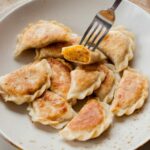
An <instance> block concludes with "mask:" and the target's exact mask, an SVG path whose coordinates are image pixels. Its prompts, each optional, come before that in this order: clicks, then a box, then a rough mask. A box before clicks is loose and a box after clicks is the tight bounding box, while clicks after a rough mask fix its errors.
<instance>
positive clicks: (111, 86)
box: [95, 63, 120, 103]
mask: <svg viewBox="0 0 150 150" xmlns="http://www.w3.org/2000/svg"><path fill="white" fill-rule="evenodd" d="M98 69H99V71H101V72H104V74H105V79H104V81H103V82H102V84H101V86H100V87H99V88H98V89H97V90H96V91H95V94H96V95H97V97H99V99H100V100H101V101H104V102H106V103H110V102H111V101H112V99H113V97H114V92H115V90H116V88H117V85H118V82H119V80H120V75H119V73H117V72H116V71H115V68H114V66H113V65H112V64H106V63H105V64H100V65H99V67H98Z"/></svg>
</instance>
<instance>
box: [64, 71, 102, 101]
mask: <svg viewBox="0 0 150 150" xmlns="http://www.w3.org/2000/svg"><path fill="white" fill-rule="evenodd" d="M104 78H105V75H104V73H103V72H99V71H94V70H93V71H92V70H88V69H82V68H77V69H75V70H73V71H71V86H70V89H69V92H68V96H67V98H68V99H71V98H76V99H84V98H85V97H86V96H88V95H91V94H92V93H93V91H94V90H96V89H98V88H99V87H100V85H101V82H102V81H103V80H104Z"/></svg>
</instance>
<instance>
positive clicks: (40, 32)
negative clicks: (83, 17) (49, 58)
mask: <svg viewBox="0 0 150 150" xmlns="http://www.w3.org/2000/svg"><path fill="white" fill-rule="evenodd" d="M72 34H73V33H72V32H71V30H70V29H69V28H68V27H66V26H64V25H63V24H61V23H59V22H56V21H46V20H40V21H38V22H35V23H33V24H29V25H28V26H27V27H26V28H25V29H24V30H23V31H22V33H20V34H19V35H18V38H17V45H16V49H15V52H14V55H15V57H17V56H19V55H20V54H21V53H22V52H23V51H25V50H28V49H36V48H42V47H45V46H48V45H49V44H52V43H56V42H69V41H70V39H72V36H73V35H72Z"/></svg>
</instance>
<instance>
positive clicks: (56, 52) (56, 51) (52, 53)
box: [35, 34, 80, 59]
mask: <svg viewBox="0 0 150 150" xmlns="http://www.w3.org/2000/svg"><path fill="white" fill-rule="evenodd" d="M79 40H80V37H79V36H78V35H77V34H72V36H71V38H70V41H68V42H57V43H53V44H50V45H48V46H46V47H43V48H39V49H36V56H35V59H42V58H47V57H54V58H63V55H62V53H61V52H62V48H63V47H67V46H71V45H76V44H78V43H79Z"/></svg>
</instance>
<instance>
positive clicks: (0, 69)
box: [0, 0, 150, 150]
mask: <svg viewBox="0 0 150 150" xmlns="http://www.w3.org/2000/svg"><path fill="white" fill-rule="evenodd" d="M112 2H113V1H111V0H105V1H104V0H36V1H33V2H31V3H28V4H25V5H24V6H22V7H20V8H17V9H15V10H13V11H11V12H10V13H9V15H7V16H5V17H4V18H3V19H2V20H1V21H0V75H4V74H5V73H8V72H10V71H12V70H14V69H16V68H18V67H20V66H21V65H23V64H26V63H27V62H30V61H31V59H30V57H29V53H28V54H27V53H26V54H25V57H22V58H20V59H19V60H17V61H16V60H14V59H13V50H14V48H15V43H16V35H17V34H18V33H19V32H20V31H21V29H22V28H23V27H24V26H26V25H27V24H28V23H30V22H34V21H36V20H39V19H50V20H52V19H55V20H58V21H60V22H63V23H64V24H66V25H68V26H70V27H71V28H72V29H73V30H74V31H75V32H77V33H79V34H81V35H82V34H83V32H84V30H85V29H86V27H87V26H88V24H89V23H90V21H91V20H92V18H93V16H94V15H95V13H96V12H97V11H99V10H101V9H103V8H108V7H109V6H111V4H112ZM116 24H122V25H125V26H126V27H128V28H129V29H130V30H131V31H132V32H134V33H135V34H136V42H137V44H136V45H137V48H136V51H135V58H134V62H133V64H132V65H133V66H134V67H135V68H137V69H139V70H140V71H141V72H143V73H144V74H146V75H147V76H150V69H149V61H150V29H149V28H150V16H149V14H147V13H146V12H144V11H143V10H142V9H140V8H138V7H136V6H135V5H133V4H131V3H130V2H128V1H124V2H123V3H122V4H121V5H120V7H119V9H118V10H117V21H116ZM0 132H1V133H2V135H3V136H5V138H6V139H8V140H9V141H11V142H12V143H14V144H15V145H18V146H19V147H22V148H23V149H25V150H76V149H78V150H85V149H86V150H88V149H89V150H91V149H93V150H100V149H102V150H116V149H120V150H132V149H135V148H137V147H139V146H140V145H142V144H143V143H145V142H146V141H148V140H149V139H150V101H149V100H148V101H147V103H146V105H145V106H144V108H143V109H142V110H140V111H139V112H136V113H135V114H134V115H132V116H130V117H123V118H120V119H116V120H115V122H114V124H113V125H112V127H111V128H110V129H109V130H108V131H107V132H106V133H104V134H103V135H102V136H101V137H100V138H97V139H95V140H90V141H88V142H65V141H63V140H62V138H61V137H59V135H58V134H57V131H56V130H55V129H52V128H50V127H45V126H41V125H34V124H32V123H31V121H30V119H29V117H28V115H27V113H26V106H21V107H20V106H16V105H14V104H10V103H7V104H5V103H3V101H0Z"/></svg>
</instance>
